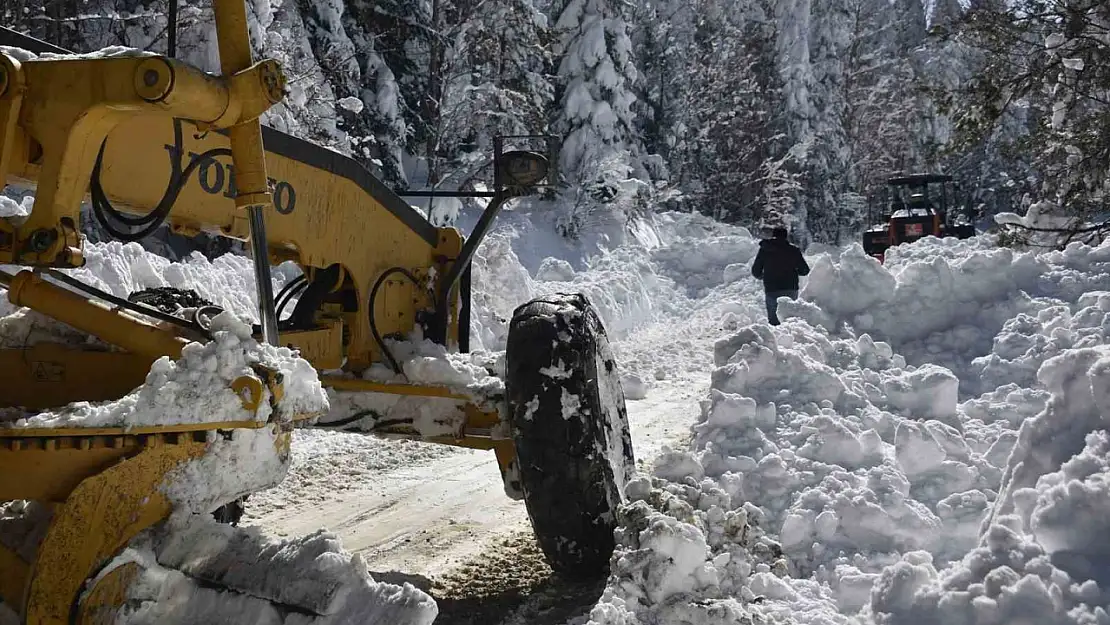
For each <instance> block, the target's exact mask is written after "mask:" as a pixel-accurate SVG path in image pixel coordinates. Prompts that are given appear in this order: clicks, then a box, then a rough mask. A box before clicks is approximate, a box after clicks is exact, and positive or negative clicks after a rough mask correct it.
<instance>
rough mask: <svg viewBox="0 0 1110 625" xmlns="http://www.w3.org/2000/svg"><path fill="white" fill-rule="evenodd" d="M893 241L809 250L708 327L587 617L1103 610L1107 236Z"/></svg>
mask: <svg viewBox="0 0 1110 625" xmlns="http://www.w3.org/2000/svg"><path fill="white" fill-rule="evenodd" d="M903 247H905V248H906V249H902V248H901V247H900V248H898V249H897V252H896V253H893V254H890V255H888V257H887V258H888V259H890V262H888V264H887V265H886V266H880V265H879V264H878V263H877V262H875V261H873V260H872V259H869V258H867V257H865V256H864V255H863V254H862V251H861V250H859V249H858V246H853V247H851V248H848V249H847V250H845V251H844V252H843V253H842V254H840V255H839V257H838V258H837V257H834V256H832V255H819V256H818V257H817V258H815V259H814V262H813V263H812V265H813V267H814V271H813V273H812V274H811V277H810V280H809V282H808V285H807V286H806V287H805V289H804V290H803V293H802V298H801V300H800V301H797V302H790V303H788V304H786V305H784V306H781V307H780V317H783V318H784V320H785V321H784V324H783V325H782V326H779V327H775V328H772V327H770V326H766V325H763V324H754V325H742V326H739V327H737V328H736V329H735V330H733V331H730V332H727V333H726V334H725V335H724V336H722V337H721V338H720V339H719V340H718V341H717V343H716V346H715V349H714V352H713V359H714V365H715V369H714V371H713V374H712V387H711V391H710V394H709V396H708V397H707V398H706V399H705V400H704V401H703V402H702V410H701V414H700V416H699V417H698V418H697V420H696V422H695V424H694V426H693V428H692V433H693V435H694V440H693V442H692V444H691V447H690V449H689V450H685V451H682V450H680V451H672V452H669V453H664V454H663V455H661V456H660V457H659V458H657V459H656V461H655V463H654V467H652V469H651V471H652V475H651V476H650V478H648V477H640V478H638V480H637V481H634V482H633V488H631V489H630V492H631V493H633V495H632V499H633V501H632V502H631V503H630V504H629V505H627V506H625V508H624V509H623V510H622V512H621V514H622V519H621V520H622V530H621V534H620V538H621V541H620V544H619V546H618V550H617V553H616V554H615V556H614V561H613V562H614V569H613V574H612V576H611V578H610V581H609V584H608V587H607V589H606V591H605V594H604V595H603V597H602V598H601V600H600V601H599V602H598V604H597V606H595V608H594V609H593V611H592V612H591V615H590V623H591V624H597V625H602V624H608V623H650V622H689V623H699V624H700V623H718V622H720V623H735V622H740V623H744V622H760V620H761V619H770V620H775V621H778V620H782V621H788V622H795V623H822V624H827V623H845V624H847V623H855V624H859V623H882V624H884V625H934V624H935V625H941V624H945V625H947V624H953V623H961V624H965V623H966V624H976V625H979V624H982V625H987V624H988V623H989V624H1001V623H1006V624H1012V623H1038V624H1039V623H1061V624H1062V623H1069V624H1071V623H1076V624H1078V623H1107V622H1110V617H1108V616H1107V610H1108V609H1110V595H1107V594H1106V591H1105V590H1104V589H1105V588H1107V587H1108V586H1107V585H1108V584H1110V569H1108V568H1107V566H1106V565H1105V562H1106V561H1107V559H1108V557H1110V546H1108V545H1110V543H1107V541H1106V540H1105V538H1104V537H1105V535H1106V534H1107V531H1108V530H1110V527H1108V525H1110V520H1108V519H1110V487H1108V486H1107V485H1108V484H1110V462H1108V461H1107V460H1106V458H1107V456H1108V454H1110V428H1108V427H1107V426H1106V421H1107V417H1110V413H1108V412H1107V409H1106V408H1105V406H1110V401H1108V400H1110V347H1107V341H1106V336H1105V330H1104V328H1106V327H1108V326H1110V323H1108V322H1110V319H1107V317H1106V313H1107V312H1108V308H1110V291H1107V285H1108V284H1110V282H1108V280H1110V262H1108V261H1110V246H1102V247H1098V248H1091V247H1086V246H1082V245H1072V246H1069V247H1068V248H1067V249H1066V250H1064V251H1062V252H1051V253H1042V254H1031V253H1015V252H1013V251H1010V250H1005V249H997V248H992V247H991V245H990V243H989V242H986V241H983V240H981V239H972V240H968V241H936V240H926V241H923V242H922V244H921V245H918V246H912V245H911V246H903ZM782 309H786V314H783V311H782ZM937 363H941V364H937ZM944 363H953V364H954V365H955V366H954V367H951V368H949V367H947V366H945V365H944ZM668 493H670V494H672V495H675V496H679V495H680V497H681V500H682V501H685V502H688V506H687V508H683V507H682V506H678V505H675V504H673V503H664V502H665V501H670V500H668V499H667V498H666V495H667V494H668ZM671 499H674V497H672V498H671ZM741 517H742V518H743V519H744V523H746V524H747V525H749V526H750V527H751V528H752V530H751V533H750V534H749V536H750V537H751V538H749V539H748V540H747V541H739V540H738V541H735V542H729V539H726V540H725V542H724V543H720V544H728V545H730V547H728V549H735V552H732V551H730V553H729V555H728V557H727V559H725V558H724V556H722V553H723V552H722V550H721V549H719V548H716V547H715V546H714V542H713V537H716V536H731V535H732V534H730V532H733V531H734V528H733V524H735V523H736V522H737V521H736V520H735V519H737V518H741ZM730 519H731V520H730ZM759 545H764V546H763V547H760V546H759ZM768 549H769V550H770V553H771V554H774V553H775V552H776V550H778V549H781V553H782V558H779V559H777V560H773V561H761V559H760V554H761V553H765V552H766V551H767V550H768ZM761 550H762V551H761ZM732 560H736V561H738V562H741V563H744V565H743V566H741V567H739V568H736V569H731V568H729V566H727V565H725V564H723V562H727V561H732ZM754 562H761V563H762V564H764V565H765V566H766V568H765V569H763V570H760V569H758V568H754V567H758V566H759V565H758V564H756V565H753V564H752V563H754ZM643 571H650V575H649V574H647V573H645V572H643ZM753 571H757V573H753ZM673 579H682V580H684V581H683V583H682V584H676V583H674V582H671V581H668V580H673ZM653 593H654V594H653ZM757 596H758V597H761V598H757ZM691 615H695V616H691Z"/></svg>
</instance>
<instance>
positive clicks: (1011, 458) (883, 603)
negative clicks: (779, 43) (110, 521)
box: [0, 210, 1110, 625]
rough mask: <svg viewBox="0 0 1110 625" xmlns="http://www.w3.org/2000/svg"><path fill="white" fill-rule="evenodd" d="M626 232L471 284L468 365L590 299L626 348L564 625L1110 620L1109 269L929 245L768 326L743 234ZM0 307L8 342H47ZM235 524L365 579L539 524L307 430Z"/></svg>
mask: <svg viewBox="0 0 1110 625" xmlns="http://www.w3.org/2000/svg"><path fill="white" fill-rule="evenodd" d="M460 219H461V221H460V226H461V227H462V228H463V229H464V231H465V230H468V229H469V227H470V226H471V225H472V224H473V219H474V215H473V214H471V213H468V212H465V211H464V212H463V213H462V214H461V215H460ZM633 226H634V227H633V228H632V230H631V232H625V233H622V232H620V230H619V229H608V230H605V231H602V232H598V233H595V235H594V236H592V237H591V238H590V239H589V240H587V241H583V242H580V243H579V244H570V243H567V242H565V241H561V240H559V239H558V238H557V237H555V236H553V235H552V234H550V229H549V228H548V227H547V224H545V223H544V218H543V216H542V215H537V214H531V213H529V212H527V211H526V210H521V211H507V212H506V213H504V214H503V217H502V219H501V221H500V223H499V226H498V228H497V229H496V231H495V232H494V233H493V234H492V235H491V237H490V239H489V240H488V241H487V242H486V243H485V244H484V245H483V246H482V248H481V249H480V251H479V254H478V257H477V259H476V261H475V262H476V265H475V276H474V285H475V294H474V304H475V315H474V320H473V335H474V337H475V340H474V343H475V347H476V348H477V349H485V350H497V349H499V348H501V347H502V346H503V344H504V340H505V333H506V330H507V321H508V319H509V317H510V315H511V313H512V310H513V308H515V306H516V305H518V304H520V303H522V302H523V301H525V300H527V299H529V298H531V297H534V296H536V295H541V294H544V293H550V292H553V291H582V292H585V293H586V294H587V295H588V296H589V297H590V298H591V299H592V301H593V302H594V303H595V305H597V306H598V308H599V309H600V311H601V314H602V317H603V319H604V321H605V323H606V325H607V326H608V328H609V329H610V331H611V332H612V333H613V335H614V349H615V351H616V353H617V356H618V359H619V361H620V366H621V368H622V372H623V381H624V384H625V392H626V395H627V397H628V407H629V414H630V419H631V423H632V428H633V438H634V442H635V446H636V454H637V458H638V460H639V461H640V465H641V468H642V470H643V473H642V474H641V475H639V476H637V477H636V478H634V479H633V481H632V482H631V484H630V485H629V494H630V496H631V498H632V499H633V501H632V502H631V503H630V504H629V505H628V506H627V507H626V508H625V509H624V510H623V512H622V525H623V529H622V530H621V533H620V536H619V542H620V545H619V547H618V551H617V554H616V556H617V557H616V558H615V560H614V569H613V573H612V576H611V578H610V580H609V583H608V586H607V588H606V590H605V593H604V595H603V596H602V597H601V598H600V599H599V601H598V602H597V604H596V606H594V608H593V610H592V611H591V612H590V613H589V614H588V615H582V616H579V617H577V618H575V619H573V620H572V623H573V624H576V625H582V624H584V623H587V622H588V623H591V624H596V625H602V624H610V623H611V624H618V623H619V624H628V625H632V624H645V625H647V624H654V623H690V624H691V625H694V624H696V625H710V624H713V625H715V624H718V623H720V624H725V623H749V622H766V621H770V622H796V623H822V624H824V623H859V624H879V623H882V624H905V625H911V624H913V625H917V624H926V625H932V624H936V625H941V624H942V623H943V624H948V623H953V624H956V623H960V624H963V623H967V624H972V623H975V624H983V625H986V624H988V623H991V624H994V623H1038V624H1039V623H1108V622H1110V617H1108V616H1107V614H1106V612H1105V611H1104V610H1105V608H1106V606H1107V603H1108V602H1107V597H1106V596H1105V595H1104V591H1103V590H1102V587H1103V586H1104V585H1105V584H1107V583H1110V579H1107V576H1106V570H1107V569H1106V567H1105V565H1102V564H1100V562H1101V560H1100V558H1103V559H1105V557H1106V556H1107V555H1110V554H1104V553H1103V551H1105V550H1106V547H1105V546H1104V544H1105V540H1100V538H1099V537H1100V535H1101V534H1105V533H1106V530H1107V529H1110V528H1107V525H1108V524H1110V514H1106V513H1110V496H1107V493H1108V491H1110V488H1108V487H1107V486H1106V483H1107V482H1108V481H1110V468H1108V466H1107V461H1106V458H1107V453H1108V451H1110V434H1108V433H1107V430H1106V429H1105V426H1104V425H1103V424H1102V419H1103V414H1104V411H1105V410H1106V409H1104V408H1101V406H1105V405H1107V403H1106V400H1107V399H1110V397H1108V394H1110V392H1108V391H1107V388H1108V385H1107V381H1108V379H1110V378H1108V377H1107V374H1106V372H1107V371H1110V365H1108V363H1110V349H1107V348H1106V347H1105V345H1106V330H1105V329H1104V328H1106V327H1107V325H1108V322H1110V319H1108V318H1107V315H1108V314H1110V246H1103V247H1100V248H1090V247H1085V246H1081V245H1073V246H1072V247H1070V248H1068V249H1067V250H1066V251H1064V252H1053V253H1037V254H1034V253H1019V252H1015V251H1012V250H1008V249H998V248H996V247H995V246H994V245H993V242H992V241H991V240H989V239H988V238H986V237H983V238H978V239H972V240H967V241H955V240H945V241H937V240H934V239H927V240H924V241H921V242H918V243H916V244H914V245H911V246H904V247H899V248H895V249H893V250H891V251H890V252H889V253H888V254H887V263H886V265H885V266H881V265H879V264H878V263H877V262H875V261H874V260H872V259H870V258H868V257H865V256H864V255H863V254H862V252H861V251H860V250H859V248H858V247H849V248H847V249H843V250H835V249H834V250H830V249H824V248H822V249H821V250H820V252H819V253H815V254H811V255H810V256H809V261H810V264H811V266H812V267H813V271H812V273H811V274H810V276H809V277H808V279H806V282H805V285H806V286H805V288H804V289H803V291H802V294H801V298H800V300H799V301H796V302H785V303H784V304H783V305H782V306H781V307H780V316H781V317H782V318H783V319H784V324H783V325H782V326H778V327H771V326H768V325H766V324H765V323H763V319H764V311H763V301H762V292H761V289H760V286H759V285H758V284H756V283H755V281H754V280H753V279H752V278H751V277H750V275H749V274H748V267H749V266H750V262H751V260H752V258H753V256H754V254H755V251H756V241H755V240H754V239H753V238H752V237H751V235H750V234H749V233H748V232H747V231H746V230H744V229H741V228H735V227H730V226H724V225H721V224H716V223H713V222H711V221H710V220H707V219H704V218H700V217H695V216H690V215H678V214H670V213H668V214H661V215H656V216H655V217H654V219H653V220H651V221H643V222H638V223H636V224H633ZM88 256H89V258H90V264H89V267H87V268H85V269H82V270H79V271H77V272H74V273H77V274H80V277H81V278H82V279H84V280H86V281H89V282H92V283H93V284H95V285H97V286H99V287H101V288H104V289H106V290H109V291H111V292H113V293H115V294H116V295H122V296H126V295H127V293H129V292H130V291H132V290H135V289H136V288H143V287H152V286H163V285H167V284H173V285H174V286H179V287H186V288H194V289H196V290H197V291H199V292H200V294H201V295H202V296H205V297H206V298H209V299H212V300H215V301H218V302H220V303H222V304H224V305H226V306H227V307H228V308H229V309H230V310H232V311H233V312H236V313H238V314H241V315H243V316H247V317H252V318H253V315H254V312H253V308H254V301H253V297H254V294H253V288H252V287H251V286H250V281H251V271H250V264H249V261H248V260H247V259H242V258H237V257H224V258H221V259H219V260H217V261H214V262H209V261H207V260H205V259H203V258H202V257H200V256H199V255H197V256H194V257H192V258H188V259H185V260H184V261H182V262H180V263H169V262H168V261H165V260H163V259H159V258H156V257H153V256H151V255H150V254H148V253H146V252H144V251H143V250H141V249H140V248H139V247H138V246H137V245H127V246H125V245H119V244H115V243H109V244H96V245H90V251H89V253H88ZM293 275H295V273H294V272H292V270H291V269H289V268H286V267H283V268H281V269H280V270H279V271H278V272H277V274H276V276H275V278H276V282H277V283H278V286H279V287H280V285H281V284H283V283H284V282H285V281H286V280H288V279H289V278H290V277H292V276H293ZM0 306H6V308H2V309H0V314H3V315H5V316H4V317H3V318H2V319H0V339H3V338H4V337H8V338H9V339H10V340H16V339H18V340H25V337H26V336H28V333H29V332H31V331H39V332H43V331H45V330H42V328H41V322H42V320H41V319H34V318H33V316H32V317H28V316H27V315H26V314H25V312H24V311H13V310H12V309H11V307H10V306H7V305H6V304H0ZM49 335H50V333H49V332H47V334H46V335H43V336H49ZM1100 519H1106V520H1101V521H1100ZM245 523H246V524H247V525H248V526H253V527H256V528H258V530H259V531H262V532H264V533H265V534H266V535H268V536H279V537H285V538H286V539H287V540H290V541H308V542H311V540H310V539H308V538H304V537H306V536H310V535H311V533H312V532H313V531H314V530H316V529H318V528H321V527H326V528H328V529H329V530H330V531H332V532H334V533H335V534H336V536H337V537H338V538H339V539H340V541H341V542H342V547H343V549H345V550H347V551H348V552H355V553H356V554H357V555H358V558H359V559H358V561H357V563H356V564H357V565H358V566H362V564H361V563H362V562H365V563H366V564H365V566H366V567H367V569H366V570H367V571H385V572H389V571H393V572H401V573H406V574H412V575H426V576H433V575H436V574H440V573H443V572H444V571H445V570H447V569H449V568H450V567H452V566H454V565H455V564H457V563H458V562H461V561H463V560H465V559H466V558H467V557H469V556H471V555H473V554H474V553H476V552H477V551H479V550H481V549H483V548H485V546H486V545H489V544H491V543H492V541H493V540H494V539H495V538H496V537H498V536H501V535H504V534H506V533H509V532H512V531H517V530H521V529H523V528H526V527H527V518H526V516H525V514H524V511H523V505H522V504H520V503H519V502H513V501H511V500H508V499H507V498H506V497H505V496H504V493H503V492H502V486H501V483H500V477H499V475H498V473H497V469H496V465H495V463H494V462H493V458H492V454H488V453H482V452H473V451H467V450H460V449H454V448H448V447H442V446H434V445H428V444H421V443H410V442H398V441H382V440H379V439H376V438H373V437H366V436H361V435H358V434H350V433H335V432H326V431H318V430H297V431H295V433H294V440H293V447H292V459H291V461H290V462H289V465H288V469H287V471H286V473H285V477H284V480H283V481H280V483H278V484H277V485H276V486H274V487H273V488H270V489H268V490H264V491H261V492H258V493H255V494H254V495H252V496H251V498H250V499H249V500H248V515H247V517H246V519H245ZM187 529H188V528H184V529H182V531H183V532H186V533H183V534H182V536H185V535H187V531H186V530H187ZM252 531H253V530H252ZM259 540H261V538H259ZM329 544H330V543H329ZM136 557H138V556H136ZM356 568H357V567H356ZM365 575H366V576H367V577H366V578H360V579H370V578H372V577H373V576H374V575H376V573H369V572H366V573H365ZM365 588H376V587H373V586H366V587H365ZM382 588H386V587H382ZM390 588H397V587H390ZM368 592H369V591H368ZM381 592H384V590H382V591H381ZM368 596H370V595H368ZM409 599H410V600H412V601H414V602H415V604H416V605H417V610H418V612H419V611H420V610H426V604H424V603H420V601H423V598H422V597H420V596H419V595H411V596H409ZM422 613H423V614H427V612H426V611H425V612H422ZM414 622H419V618H416V619H414Z"/></svg>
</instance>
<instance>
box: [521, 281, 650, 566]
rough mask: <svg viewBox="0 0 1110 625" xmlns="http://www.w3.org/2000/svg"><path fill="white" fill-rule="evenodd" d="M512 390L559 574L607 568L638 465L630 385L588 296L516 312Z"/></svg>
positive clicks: (541, 522)
mask: <svg viewBox="0 0 1110 625" xmlns="http://www.w3.org/2000/svg"><path fill="white" fill-rule="evenodd" d="M505 358H506V379H505V386H506V394H507V398H508V404H509V410H510V420H511V424H512V431H513V438H514V442H515V446H516V453H517V458H518V462H519V464H520V472H521V483H522V487H523V490H524V503H525V506H526V508H527V510H528V516H529V518H530V519H531V521H532V528H533V530H534V531H535V534H536V539H537V541H538V542H539V545H540V548H541V549H542V550H543V552H544V555H545V557H546V559H547V562H548V564H549V565H550V566H551V568H552V569H553V570H554V571H555V572H556V573H559V574H560V575H563V576H565V577H567V578H574V579H595V578H599V577H604V576H606V575H608V572H609V560H610V557H611V556H612V553H613V548H614V546H615V538H614V535H613V532H614V530H615V529H616V512H617V507H618V506H620V505H621V504H622V503H624V502H625V501H626V499H625V495H624V488H625V485H626V483H627V481H628V478H629V477H631V475H632V472H633V470H634V468H635V462H634V458H633V453H632V437H631V434H630V433H629V428H628V415H627V412H626V410H625V403H624V392H623V390H622V388H621V384H620V378H619V376H618V374H617V367H616V361H615V359H614V358H613V353H612V351H611V349H610V347H609V340H608V337H607V336H606V333H605V328H604V326H603V325H602V323H601V319H600V317H598V315H597V312H596V311H595V310H594V308H593V306H592V305H591V304H590V302H589V300H588V299H587V298H586V297H585V296H584V295H579V294H574V295H565V294H557V295H551V296H547V297H543V298H539V299H536V300H533V301H531V302H528V303H527V304H524V305H523V306H520V307H519V308H517V309H516V311H514V313H513V319H512V322H511V323H510V325H509V336H508V344H507V346H506V353H505Z"/></svg>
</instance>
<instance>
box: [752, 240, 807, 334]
mask: <svg viewBox="0 0 1110 625" xmlns="http://www.w3.org/2000/svg"><path fill="white" fill-rule="evenodd" d="M786 235H787V232H786V228H781V227H779V228H775V229H774V230H772V231H771V238H770V239H764V240H763V241H760V242H759V252H758V253H757V254H756V255H755V261H754V262H753V263H752V275H753V276H755V277H756V278H757V279H759V280H762V281H763V291H764V294H765V297H766V300H767V321H768V322H770V324H771V325H773V326H777V325H779V317H778V308H779V303H778V299H779V298H780V297H789V298H791V299H796V298H797V297H798V278H799V277H800V276H805V275H809V263H807V262H806V259H805V257H804V256H802V250H800V249H798V248H797V246H795V245H793V244H792V243H790V241H787V240H786Z"/></svg>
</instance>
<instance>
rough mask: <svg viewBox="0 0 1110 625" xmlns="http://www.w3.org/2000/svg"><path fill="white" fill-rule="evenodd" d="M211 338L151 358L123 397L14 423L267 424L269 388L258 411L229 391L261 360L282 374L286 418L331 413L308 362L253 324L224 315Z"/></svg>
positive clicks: (216, 320) (29, 425)
mask: <svg viewBox="0 0 1110 625" xmlns="http://www.w3.org/2000/svg"><path fill="white" fill-rule="evenodd" d="M211 331H212V337H213V340H211V341H209V342H208V343H204V344H200V343H189V344H187V345H185V347H184V348H182V350H181V358H179V359H177V360H172V359H170V358H169V357H167V356H163V357H162V358H159V359H158V360H156V361H154V364H153V365H152V366H151V368H150V372H149V373H148V374H147V377H146V381H145V382H144V383H143V384H142V385H141V386H139V387H138V388H136V389H135V390H134V391H132V392H131V393H129V394H128V395H125V396H124V397H122V398H120V399H118V400H115V401H109V402H97V403H92V402H84V401H83V402H74V403H71V404H69V405H67V406H65V407H64V408H60V409H57V410H54V411H46V412H42V413H39V414H35V415H28V416H25V417H22V418H19V419H18V420H16V421H14V422H13V423H9V424H8V425H9V427H21V428H22V427H27V428H47V427H124V428H129V427H138V426H148V425H179V424H192V423H215V422H220V421H259V422H265V421H268V420H269V419H270V417H271V415H272V413H273V407H272V406H271V405H270V395H269V390H268V389H265V388H263V395H262V398H261V400H262V401H261V402H260V404H259V406H258V409H257V410H256V411H253V412H251V411H248V410H247V409H246V407H244V405H243V402H242V400H241V398H240V396H239V395H238V394H237V393H236V392H235V391H234V390H232V383H233V382H234V381H235V380H236V379H237V378H239V377H242V376H247V377H254V378H258V375H257V374H256V373H255V372H254V370H253V367H254V366H257V365H261V366H264V367H268V368H270V369H272V370H275V371H278V372H280V373H281V374H282V376H283V378H284V379H283V382H282V386H283V388H284V391H285V392H284V395H283V396H282V398H281V400H280V401H279V402H278V409H279V410H281V411H282V412H283V413H284V416H285V418H292V417H295V416H298V415H312V414H319V413H323V412H326V411H327V409H328V401H327V396H326V395H325V393H324V389H323V387H322V386H321V384H320V380H319V378H318V377H317V375H316V370H315V369H314V368H313V367H312V365H311V364H309V363H308V361H306V360H304V359H302V358H300V357H299V356H297V355H295V354H294V353H293V352H292V351H291V350H290V349H289V348H287V347H274V346H272V345H267V344H260V343H258V342H257V341H255V340H254V339H253V338H252V337H251V328H250V327H249V326H247V325H246V324H244V323H242V322H241V321H239V320H238V319H235V318H234V317H233V316H232V315H231V314H230V313H227V312H224V313H221V314H219V315H217V316H216V317H215V318H213V320H212V326H211Z"/></svg>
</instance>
